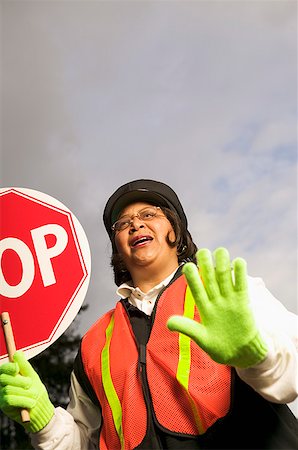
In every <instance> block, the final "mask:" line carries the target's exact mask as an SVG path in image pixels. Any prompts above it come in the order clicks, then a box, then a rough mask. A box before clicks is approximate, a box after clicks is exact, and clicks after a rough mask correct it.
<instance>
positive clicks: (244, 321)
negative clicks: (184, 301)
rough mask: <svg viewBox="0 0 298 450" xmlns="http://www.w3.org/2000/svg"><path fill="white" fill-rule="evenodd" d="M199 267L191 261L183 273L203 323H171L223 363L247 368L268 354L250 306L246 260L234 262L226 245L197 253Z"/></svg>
mask: <svg viewBox="0 0 298 450" xmlns="http://www.w3.org/2000/svg"><path fill="white" fill-rule="evenodd" d="M196 256H197V261H198V267H199V271H198V268H197V267H196V265H195V264H194V263H187V264H185V266H184V268H183V273H184V275H185V277H186V280H187V283H188V285H189V287H190V290H191V293H192V295H193V298H194V300H195V303H196V305H197V308H198V311H199V314H200V318H201V322H200V323H198V322H196V321H194V320H192V319H189V318H187V317H182V316H172V317H170V319H169V320H168V323H167V326H168V328H169V329H170V330H172V331H178V332H180V333H183V334H185V335H187V336H189V337H190V338H191V339H193V340H194V341H195V342H196V343H197V344H198V345H199V346H200V347H201V348H202V349H203V350H204V351H205V352H206V353H208V354H209V355H210V357H211V358H212V359H213V360H214V361H216V362H218V363H221V364H227V365H230V366H234V367H239V368H245V367H250V366H253V365H255V364H257V363H259V362H261V361H262V360H263V359H264V357H265V356H266V354H267V347H266V344H265V343H264V341H263V339H262V337H261V335H260V333H259V331H258V329H257V326H256V323H255V320H254V317H253V313H252V311H251V309H250V305H249V296H248V287H247V274H246V262H245V261H244V260H243V259H241V258H236V259H235V260H234V261H233V269H234V280H233V277H232V269H231V263H230V256H229V253H228V251H227V250H226V249H225V248H218V249H217V250H216V251H215V252H214V257H215V267H216V268H215V267H214V264H213V261H212V255H211V253H210V251H209V250H207V249H201V250H199V251H198V253H197V255H196Z"/></svg>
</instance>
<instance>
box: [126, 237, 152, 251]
mask: <svg viewBox="0 0 298 450" xmlns="http://www.w3.org/2000/svg"><path fill="white" fill-rule="evenodd" d="M152 240H153V237H152V236H136V237H135V238H134V239H133V240H132V241H131V243H130V246H131V247H132V248H137V247H141V246H143V245H146V244H147V243H148V242H150V241H152Z"/></svg>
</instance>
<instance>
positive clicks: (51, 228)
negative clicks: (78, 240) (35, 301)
mask: <svg viewBox="0 0 298 450" xmlns="http://www.w3.org/2000/svg"><path fill="white" fill-rule="evenodd" d="M48 234H53V235H54V236H56V243H55V245H54V246H53V247H50V248H48V247H47V243H46V240H45V236H46V235H48ZM31 235H32V239H33V244H34V247H35V251H36V256H37V259H38V264H39V268H40V273H41V276H42V281H43V284H44V286H50V285H51V284H55V283H56V278H55V274H54V271H53V266H52V262H51V259H52V258H54V257H55V256H58V255H60V254H61V253H62V252H63V250H64V249H65V247H66V245H67V242H68V236H67V233H66V231H65V230H64V228H63V227H61V225H57V224H48V225H44V226H42V227H39V228H35V229H34V230H31Z"/></svg>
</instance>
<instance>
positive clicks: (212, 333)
mask: <svg viewBox="0 0 298 450" xmlns="http://www.w3.org/2000/svg"><path fill="white" fill-rule="evenodd" d="M104 224H105V227H106V229H107V232H108V234H109V237H110V239H111V243H112V266H113V269H114V276H115V282H116V284H117V286H118V290H117V293H118V295H119V296H120V298H121V299H120V301H118V302H117V304H116V307H115V308H114V309H113V310H112V311H109V312H108V313H106V314H105V315H104V316H103V317H101V318H100V319H99V320H98V321H97V322H96V323H95V324H94V325H93V326H92V327H91V329H90V330H89V331H88V332H87V333H86V335H85V336H84V337H83V339H82V342H81V346H80V349H79V352H78V355H77V358H76V360H75V365H74V371H73V374H72V378H71V389H70V404H69V406H68V408H67V411H65V410H63V409H61V408H56V409H55V410H54V408H53V406H52V404H51V402H50V400H49V399H48V396H47V393H46V390H45V387H44V386H43V384H42V383H41V381H40V380H39V378H38V376H37V374H36V373H35V372H34V371H33V369H32V368H31V366H30V364H29V363H28V362H27V361H26V360H25V358H24V356H23V354H22V353H21V352H17V354H16V355H15V361H16V363H7V364H5V365H3V366H2V368H1V367H0V373H1V375H0V385H1V388H0V406H1V408H2V409H3V411H4V412H6V413H7V414H8V415H10V417H13V418H14V419H15V420H18V421H19V416H18V414H19V413H18V411H17V409H16V407H26V408H31V409H30V416H31V422H30V424H29V425H25V427H26V428H27V429H28V431H29V432H31V433H32V434H31V440H32V444H33V446H34V447H35V448H39V449H47V450H48V449H54V448H57V449H61V450H64V449H69V450H70V449H71V450H74V449H93V448H94V449H95V448H98V447H99V448H101V449H109V450H116V449H199V448H204V449H205V448H206V449H207V448H208V449H209V448H213V449H220V448H229V449H231V448H235V449H236V448H237V449H242V448H243V449H245V448H246V449H252V448H255V449H267V448H268V449H269V448H271V449H285V448H287V449H290V448H292V449H294V448H296V435H297V422H296V419H295V417H294V416H293V414H292V413H291V411H290V410H289V408H288V407H287V406H286V404H285V403H288V402H290V401H293V400H294V399H295V398H296V396H297V386H296V372H295V370H296V366H295V364H296V361H297V351H296V349H295V346H294V343H293V342H294V337H295V334H296V326H297V321H296V316H294V314H292V313H290V312H289V311H287V310H286V309H285V308H284V307H283V306H282V304H281V303H279V302H278V301H277V300H276V299H275V298H274V297H273V296H272V295H271V294H270V293H269V292H268V290H267V289H266V288H265V286H264V284H263V282H262V280H260V279H256V278H251V277H247V275H246V265H245V261H244V260H242V259H240V258H237V259H236V260H235V261H234V262H233V268H232V269H231V263H230V259H229V255H228V252H227V250H225V249H223V248H219V249H217V250H216V252H215V253H214V259H215V266H214V263H213V260H212V256H211V254H210V252H209V251H208V250H206V249H201V250H200V251H199V252H197V247H196V245H195V244H194V243H193V241H192V238H191V235H190V233H189V232H188V230H187V219H186V216H185V213H184V210H183V208H182V205H181V203H180V201H179V199H178V197H177V195H176V194H175V193H174V191H173V190H172V189H171V188H170V187H169V186H167V185H165V184H164V183H161V182H157V181H154V180H135V181H132V182H130V183H127V184H125V185H123V186H121V187H120V188H119V189H117V191H116V192H115V193H114V194H113V195H112V196H111V197H110V199H109V200H108V202H107V205H106V207H105V210H104ZM196 257H197V261H196ZM194 262H196V263H197V264H198V266H199V271H198V270H197V267H196V265H195V264H194ZM183 273H184V275H185V276H183ZM186 280H187V282H186ZM177 331H178V332H179V333H177ZM190 338H191V339H190ZM24 375H25V376H26V377H27V378H26V380H27V381H26V382H25V381H24V380H25V377H24ZM28 380H29V382H28ZM30 383H31V385H30ZM15 390H17V393H18V394H19V397H18V401H16V400H15V396H14V395H12V392H14V391H15ZM28 398H29V400H28ZM20 399H21V400H20Z"/></svg>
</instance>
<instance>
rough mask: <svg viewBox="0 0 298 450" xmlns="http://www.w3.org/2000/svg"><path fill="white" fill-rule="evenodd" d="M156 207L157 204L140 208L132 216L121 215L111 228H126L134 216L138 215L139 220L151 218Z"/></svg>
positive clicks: (155, 212)
mask: <svg viewBox="0 0 298 450" xmlns="http://www.w3.org/2000/svg"><path fill="white" fill-rule="evenodd" d="M157 209H158V207H157V206H151V207H149V208H144V209H141V211H139V212H138V213H137V214H135V215H134V216H123V217H121V219H119V220H117V221H116V222H115V223H114V225H113V226H112V230H113V231H122V230H125V228H127V227H128V226H129V225H130V223H131V221H132V219H133V218H134V217H138V218H139V219H140V220H144V221H146V220H151V219H153V218H154V217H155V216H156V215H157Z"/></svg>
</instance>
